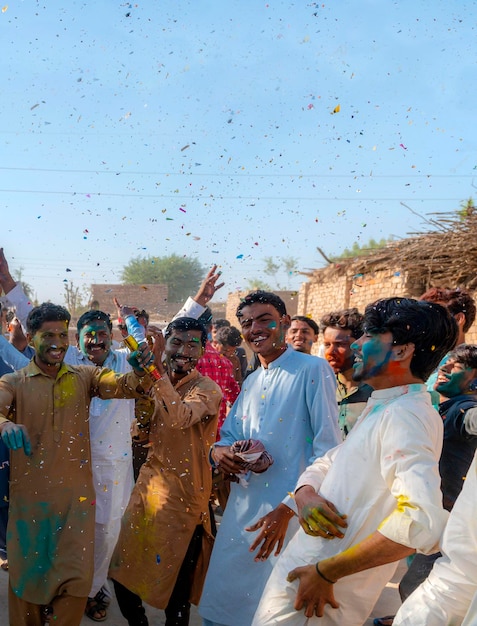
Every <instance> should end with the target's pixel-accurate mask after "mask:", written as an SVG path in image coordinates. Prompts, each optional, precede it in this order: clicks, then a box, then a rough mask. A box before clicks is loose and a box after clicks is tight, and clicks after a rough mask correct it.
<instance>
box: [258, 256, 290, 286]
mask: <svg viewBox="0 0 477 626" xmlns="http://www.w3.org/2000/svg"><path fill="white" fill-rule="evenodd" d="M264 261H265V267H264V270H263V271H264V272H265V274H267V275H268V276H273V277H274V278H276V274H277V273H278V272H280V271H282V272H285V273H286V276H287V285H286V287H285V286H284V285H280V284H279V283H278V281H277V285H276V288H277V289H289V288H290V279H291V277H292V276H293V274H294V273H295V272H296V270H297V264H298V260H297V259H296V258H295V257H280V258H279V259H274V257H272V256H267V257H265V258H264Z"/></svg>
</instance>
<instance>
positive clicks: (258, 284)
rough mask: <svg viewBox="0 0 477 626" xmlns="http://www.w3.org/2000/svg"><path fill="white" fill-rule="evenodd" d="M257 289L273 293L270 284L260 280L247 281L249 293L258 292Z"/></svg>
mask: <svg viewBox="0 0 477 626" xmlns="http://www.w3.org/2000/svg"><path fill="white" fill-rule="evenodd" d="M257 289H262V290H263V291H272V288H271V287H270V285H269V284H268V283H266V282H265V281H263V280H260V278H251V279H249V280H248V281H247V291H257Z"/></svg>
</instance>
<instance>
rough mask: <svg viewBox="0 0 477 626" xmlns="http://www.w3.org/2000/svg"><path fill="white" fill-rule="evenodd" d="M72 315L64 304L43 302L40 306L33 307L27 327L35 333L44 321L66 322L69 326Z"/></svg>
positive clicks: (31, 333)
mask: <svg viewBox="0 0 477 626" xmlns="http://www.w3.org/2000/svg"><path fill="white" fill-rule="evenodd" d="M70 320H71V315H70V313H69V311H68V310H67V309H65V307H64V306H60V305H59V304H52V303H51V302H43V304H40V306H36V307H35V308H33V309H32V310H31V311H30V313H29V314H28V317H27V321H26V327H27V332H28V333H29V334H30V335H34V334H35V333H36V332H37V330H39V329H40V328H41V326H42V324H43V323H44V322H66V325H67V326H68V325H69V323H70Z"/></svg>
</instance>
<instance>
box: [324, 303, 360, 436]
mask: <svg viewBox="0 0 477 626" xmlns="http://www.w3.org/2000/svg"><path fill="white" fill-rule="evenodd" d="M320 328H321V330H322V331H323V348H324V354H323V356H324V357H325V359H326V360H327V361H328V363H329V364H330V365H331V367H332V368H333V371H334V373H335V374H336V382H337V388H336V400H337V402H338V406H339V416H338V421H339V425H340V428H341V431H342V433H343V439H344V438H345V437H346V436H347V435H348V433H349V431H350V430H351V429H352V428H353V426H354V425H355V423H356V420H357V419H358V417H359V416H360V415H361V413H362V412H363V410H364V407H365V406H366V402H367V401H368V398H369V396H370V395H371V392H372V388H371V387H370V386H369V385H368V384H366V383H365V382H363V381H360V382H357V381H355V380H354V379H353V374H354V368H353V365H354V352H353V350H352V349H351V344H352V343H353V342H354V341H355V340H356V339H358V338H359V337H361V335H362V334H363V316H362V314H361V313H360V312H359V311H358V309H356V308H351V309H342V310H340V311H332V312H331V313H327V314H326V315H324V316H323V317H322V318H321V320H320Z"/></svg>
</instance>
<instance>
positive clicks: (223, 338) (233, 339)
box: [215, 326, 242, 348]
mask: <svg viewBox="0 0 477 626" xmlns="http://www.w3.org/2000/svg"><path fill="white" fill-rule="evenodd" d="M215 341H216V342H217V343H220V344H221V345H222V346H232V347H233V348H236V347H237V346H239V345H240V344H241V343H242V333H241V332H240V331H239V329H238V328H236V327H235V326H222V328H219V330H218V331H217V334H216V335H215Z"/></svg>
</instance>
